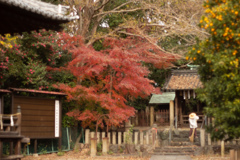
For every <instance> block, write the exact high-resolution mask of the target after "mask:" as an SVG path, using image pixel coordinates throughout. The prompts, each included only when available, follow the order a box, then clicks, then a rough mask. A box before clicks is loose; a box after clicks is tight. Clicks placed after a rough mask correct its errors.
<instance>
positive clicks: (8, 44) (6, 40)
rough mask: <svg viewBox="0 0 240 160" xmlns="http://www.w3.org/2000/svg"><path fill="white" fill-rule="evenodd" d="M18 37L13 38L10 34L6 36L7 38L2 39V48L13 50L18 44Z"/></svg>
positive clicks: (0, 40) (0, 41)
mask: <svg viewBox="0 0 240 160" xmlns="http://www.w3.org/2000/svg"><path fill="white" fill-rule="evenodd" d="M17 38H18V37H16V36H15V37H12V36H11V35H10V34H6V35H5V37H2V39H0V44H1V46H3V47H5V48H12V47H13V45H14V44H16V40H17Z"/></svg>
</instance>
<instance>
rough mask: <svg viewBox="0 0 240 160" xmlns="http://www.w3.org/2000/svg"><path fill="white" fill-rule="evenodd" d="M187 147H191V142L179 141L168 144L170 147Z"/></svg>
mask: <svg viewBox="0 0 240 160" xmlns="http://www.w3.org/2000/svg"><path fill="white" fill-rule="evenodd" d="M189 145H192V143H191V142H187V141H180V142H174V141H172V142H171V143H170V146H189Z"/></svg>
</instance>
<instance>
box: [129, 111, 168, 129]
mask: <svg viewBox="0 0 240 160" xmlns="http://www.w3.org/2000/svg"><path fill="white" fill-rule="evenodd" d="M154 123H156V124H157V125H158V126H167V125H169V110H157V111H155V112H154ZM131 124H133V125H134V126H136V127H140V126H141V127H143V126H150V113H149V112H146V111H145V110H140V111H138V112H137V113H136V115H135V117H132V118H131Z"/></svg>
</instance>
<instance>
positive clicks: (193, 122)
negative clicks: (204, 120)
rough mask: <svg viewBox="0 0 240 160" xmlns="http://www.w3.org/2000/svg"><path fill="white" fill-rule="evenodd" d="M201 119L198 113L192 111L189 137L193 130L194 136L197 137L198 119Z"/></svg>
mask: <svg viewBox="0 0 240 160" xmlns="http://www.w3.org/2000/svg"><path fill="white" fill-rule="evenodd" d="M198 119H199V117H198V116H197V115H196V113H191V114H189V119H188V120H189V124H190V132H189V137H190V136H191V135H192V132H193V130H194V129H195V131H194V137H195V138H196V137H197V127H198V126H197V120H198Z"/></svg>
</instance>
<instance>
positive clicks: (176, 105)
mask: <svg viewBox="0 0 240 160" xmlns="http://www.w3.org/2000/svg"><path fill="white" fill-rule="evenodd" d="M175 94H176V97H175V118H176V121H175V127H176V128H177V126H178V95H177V92H176V93H175Z"/></svg>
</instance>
